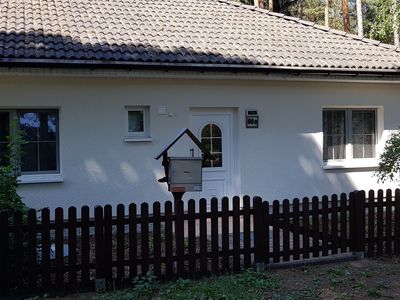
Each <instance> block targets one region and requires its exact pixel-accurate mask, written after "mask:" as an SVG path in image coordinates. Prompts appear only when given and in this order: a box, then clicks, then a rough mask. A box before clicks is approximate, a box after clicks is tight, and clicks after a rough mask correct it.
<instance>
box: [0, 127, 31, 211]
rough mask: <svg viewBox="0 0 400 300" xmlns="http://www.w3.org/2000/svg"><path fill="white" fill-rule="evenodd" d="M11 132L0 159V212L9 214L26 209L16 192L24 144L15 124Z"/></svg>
mask: <svg viewBox="0 0 400 300" xmlns="http://www.w3.org/2000/svg"><path fill="white" fill-rule="evenodd" d="M11 132H12V134H10V135H9V136H8V137H7V140H8V144H7V149H6V153H4V154H3V156H2V157H0V211H1V210H7V211H10V212H12V211H14V210H25V209H26V206H25V204H24V203H23V201H22V198H21V196H20V195H19V194H18V192H17V187H18V175H19V172H20V162H21V154H22V145H23V144H25V143H26V142H25V139H24V134H23V133H21V132H20V131H18V130H17V122H13V124H12V126H11Z"/></svg>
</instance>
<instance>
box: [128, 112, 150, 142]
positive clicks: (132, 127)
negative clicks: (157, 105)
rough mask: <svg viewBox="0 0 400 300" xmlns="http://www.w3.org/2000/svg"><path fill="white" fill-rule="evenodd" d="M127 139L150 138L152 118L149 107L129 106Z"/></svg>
mask: <svg viewBox="0 0 400 300" xmlns="http://www.w3.org/2000/svg"><path fill="white" fill-rule="evenodd" d="M126 111H127V133H126V138H125V140H127V139H129V140H130V139H132V140H135V139H143V138H150V122H149V121H150V120H149V119H150V118H149V107H148V106H140V107H139V106H127V107H126Z"/></svg>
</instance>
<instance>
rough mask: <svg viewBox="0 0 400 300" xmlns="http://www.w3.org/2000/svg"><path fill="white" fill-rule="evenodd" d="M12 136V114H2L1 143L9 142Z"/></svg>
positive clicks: (0, 119)
mask: <svg viewBox="0 0 400 300" xmlns="http://www.w3.org/2000/svg"><path fill="white" fill-rule="evenodd" d="M9 135H10V114H9V113H8V112H0V142H5V141H7V136H9Z"/></svg>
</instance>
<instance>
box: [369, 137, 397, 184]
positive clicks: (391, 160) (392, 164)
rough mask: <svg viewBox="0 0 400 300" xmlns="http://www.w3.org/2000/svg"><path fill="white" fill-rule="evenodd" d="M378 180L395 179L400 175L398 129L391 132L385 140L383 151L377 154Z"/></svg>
mask: <svg viewBox="0 0 400 300" xmlns="http://www.w3.org/2000/svg"><path fill="white" fill-rule="evenodd" d="M375 175H376V176H377V177H378V182H385V181H387V180H390V181H396V180H399V179H400V177H399V175H400V130H396V131H394V132H392V133H391V134H390V136H389V138H388V140H387V141H386V144H385V148H384V150H383V153H382V154H381V155H380V156H379V164H378V170H377V171H376V173H375Z"/></svg>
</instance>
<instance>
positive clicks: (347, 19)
mask: <svg viewBox="0 0 400 300" xmlns="http://www.w3.org/2000/svg"><path fill="white" fill-rule="evenodd" d="M342 15H343V30H344V31H346V32H350V16H349V3H348V1H347V0H342Z"/></svg>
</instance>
